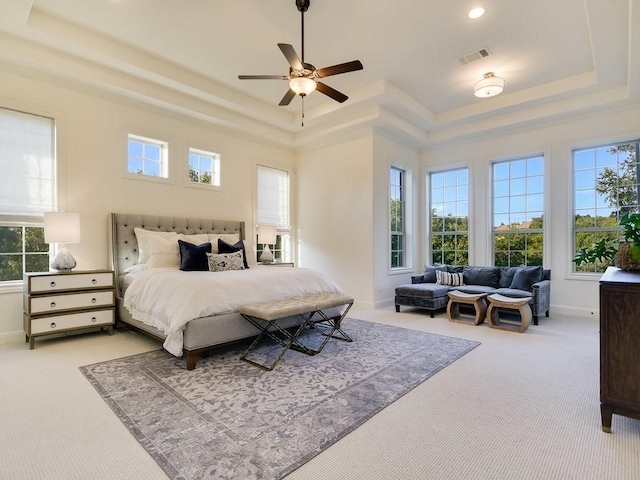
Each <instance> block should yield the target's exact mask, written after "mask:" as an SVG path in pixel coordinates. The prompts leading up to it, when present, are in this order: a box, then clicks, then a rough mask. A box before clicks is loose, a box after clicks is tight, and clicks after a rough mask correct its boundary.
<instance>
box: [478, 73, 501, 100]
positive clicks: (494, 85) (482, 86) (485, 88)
mask: <svg viewBox="0 0 640 480" xmlns="http://www.w3.org/2000/svg"><path fill="white" fill-rule="evenodd" d="M502 90H504V79H503V78H500V77H496V76H495V74H494V73H493V72H487V73H485V74H484V78H483V79H482V80H480V81H479V82H476V86H475V88H474V94H475V96H476V97H480V98H486V97H493V96H495V95H499V94H500V93H502Z"/></svg>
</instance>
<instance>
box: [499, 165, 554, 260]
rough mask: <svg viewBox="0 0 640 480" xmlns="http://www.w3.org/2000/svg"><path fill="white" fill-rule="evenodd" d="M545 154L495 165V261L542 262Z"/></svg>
mask: <svg viewBox="0 0 640 480" xmlns="http://www.w3.org/2000/svg"><path fill="white" fill-rule="evenodd" d="M543 211H544V157H543V156H542V155H536V156H533V157H528V158H520V159H516V160H508V161H505V162H497V163H494V164H493V228H492V232H493V233H492V236H493V262H494V265H496V266H498V267H503V266H505V267H506V266H518V265H542V246H543V227H544V224H543Z"/></svg>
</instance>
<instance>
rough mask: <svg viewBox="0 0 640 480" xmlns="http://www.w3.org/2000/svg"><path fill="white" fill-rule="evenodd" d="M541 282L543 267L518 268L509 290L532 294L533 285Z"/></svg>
mask: <svg viewBox="0 0 640 480" xmlns="http://www.w3.org/2000/svg"><path fill="white" fill-rule="evenodd" d="M540 280H542V267H541V266H537V267H518V270H516V274H515V275H514V276H513V280H512V282H511V286H510V287H509V288H513V289H515V290H524V291H527V292H530V291H532V290H533V284H534V283H538V282H539V281H540Z"/></svg>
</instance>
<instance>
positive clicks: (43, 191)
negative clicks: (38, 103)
mask: <svg viewBox="0 0 640 480" xmlns="http://www.w3.org/2000/svg"><path fill="white" fill-rule="evenodd" d="M54 135H55V126H54V121H53V119H51V118H46V117H41V116H38V115H32V114H29V113H22V112H17V111H15V110H8V109H3V108H0V171H1V172H2V175H0V215H1V216H5V217H7V216H9V217H12V220H13V221H25V222H29V221H33V220H34V219H33V217H41V216H42V214H43V213H44V212H46V211H51V210H53V209H54V205H55V201H54V200H55V155H54V148H55V141H54Z"/></svg>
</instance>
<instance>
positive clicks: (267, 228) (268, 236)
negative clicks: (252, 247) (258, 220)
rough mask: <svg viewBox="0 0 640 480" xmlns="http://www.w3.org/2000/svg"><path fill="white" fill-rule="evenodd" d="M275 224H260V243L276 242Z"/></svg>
mask: <svg viewBox="0 0 640 480" xmlns="http://www.w3.org/2000/svg"><path fill="white" fill-rule="evenodd" d="M276 234H277V231H276V226H275V225H258V243H262V244H263V245H273V244H274V243H276Z"/></svg>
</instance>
